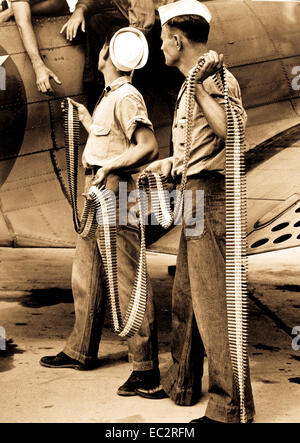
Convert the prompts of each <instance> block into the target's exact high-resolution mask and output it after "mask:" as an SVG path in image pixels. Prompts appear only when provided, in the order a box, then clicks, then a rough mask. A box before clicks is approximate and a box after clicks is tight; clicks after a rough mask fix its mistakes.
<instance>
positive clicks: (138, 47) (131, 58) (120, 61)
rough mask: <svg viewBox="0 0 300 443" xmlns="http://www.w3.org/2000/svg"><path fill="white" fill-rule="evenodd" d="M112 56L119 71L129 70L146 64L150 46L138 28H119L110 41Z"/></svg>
mask: <svg viewBox="0 0 300 443" xmlns="http://www.w3.org/2000/svg"><path fill="white" fill-rule="evenodd" d="M109 53H110V58H111V60H112V62H113V64H114V65H115V67H116V68H117V69H118V70H119V71H124V72H129V71H132V70H134V69H140V68H143V66H145V64H146V63H147V60H148V55H149V47H148V43H147V40H146V37H145V36H144V34H143V33H142V32H141V31H140V30H139V29H137V28H133V27H126V28H122V29H119V31H117V32H116V33H115V34H114V36H113V38H112V39H111V41H110V45H109Z"/></svg>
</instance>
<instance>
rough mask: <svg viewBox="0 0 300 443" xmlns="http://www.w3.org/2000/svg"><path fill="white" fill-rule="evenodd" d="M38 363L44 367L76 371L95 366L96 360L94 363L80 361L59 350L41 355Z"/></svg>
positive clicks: (86, 369)
mask: <svg viewBox="0 0 300 443" xmlns="http://www.w3.org/2000/svg"><path fill="white" fill-rule="evenodd" d="M40 364H41V365H42V366H45V367H46V368H72V369H77V370H78V371H90V370H91V369H94V368H95V367H96V362H94V363H85V364H83V363H80V362H79V361H77V360H73V358H71V357H69V356H68V355H66V354H65V353H64V352H60V353H59V354H57V355H54V356H49V357H42V358H41V359H40Z"/></svg>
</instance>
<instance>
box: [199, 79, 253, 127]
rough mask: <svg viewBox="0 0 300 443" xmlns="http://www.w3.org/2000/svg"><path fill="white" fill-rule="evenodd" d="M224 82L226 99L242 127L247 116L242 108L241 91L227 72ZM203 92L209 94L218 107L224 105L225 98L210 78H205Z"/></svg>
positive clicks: (236, 82)
mask: <svg viewBox="0 0 300 443" xmlns="http://www.w3.org/2000/svg"><path fill="white" fill-rule="evenodd" d="M226 80H227V87H228V97H229V100H230V103H231V106H232V108H233V109H234V110H235V112H237V114H239V115H240V116H241V118H242V121H243V124H244V126H246V123H247V114H246V111H245V109H244V107H243V103H242V96H241V89H240V86H239V84H238V81H237V80H236V78H235V77H234V76H233V75H232V74H231V73H230V72H229V71H227V72H226ZM203 86H204V89H205V91H206V92H207V93H208V94H210V95H211V96H212V97H213V98H214V99H215V100H216V101H217V102H218V103H219V104H220V105H225V98H224V94H223V93H222V91H221V90H220V89H219V88H218V86H217V85H216V83H215V82H214V80H213V79H212V77H209V78H207V79H206V80H205V81H204V82H203Z"/></svg>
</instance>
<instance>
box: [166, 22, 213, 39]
mask: <svg viewBox="0 0 300 443" xmlns="http://www.w3.org/2000/svg"><path fill="white" fill-rule="evenodd" d="M167 25H168V26H170V27H171V28H177V29H180V30H181V31H182V32H183V33H184V34H185V36H186V37H187V38H188V39H189V40H191V41H193V42H197V43H204V44H205V43H207V40H208V34H209V30H210V26H209V23H208V22H207V21H206V20H205V18H203V17H200V16H199V15H179V16H178V17H174V18H171V19H170V20H169V21H168V22H167Z"/></svg>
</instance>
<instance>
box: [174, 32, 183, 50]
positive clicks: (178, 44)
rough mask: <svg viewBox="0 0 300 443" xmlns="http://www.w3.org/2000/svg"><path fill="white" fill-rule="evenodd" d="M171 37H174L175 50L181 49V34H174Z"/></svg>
mask: <svg viewBox="0 0 300 443" xmlns="http://www.w3.org/2000/svg"><path fill="white" fill-rule="evenodd" d="M173 38H174V41H175V45H176V48H177V50H178V51H181V49H182V48H183V41H182V36H181V35H180V34H174V35H173Z"/></svg>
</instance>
